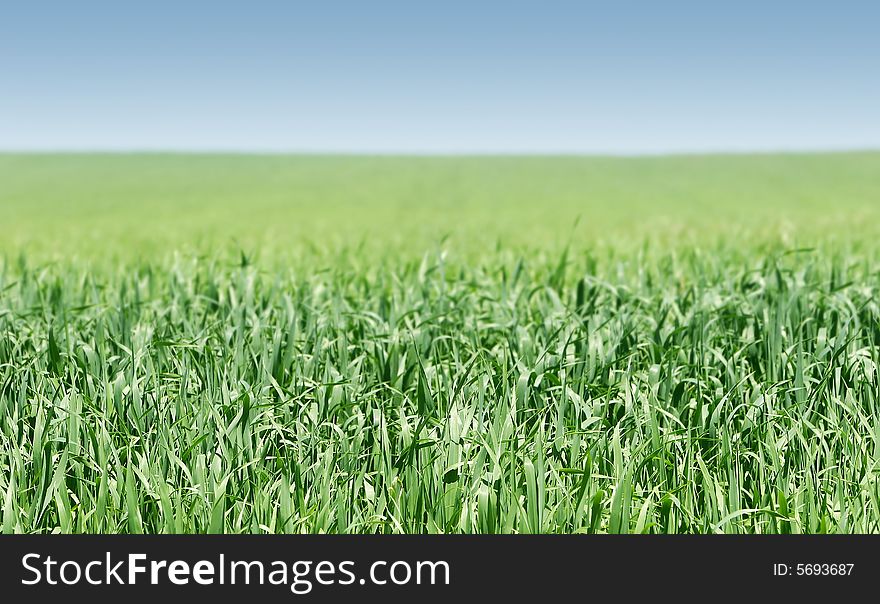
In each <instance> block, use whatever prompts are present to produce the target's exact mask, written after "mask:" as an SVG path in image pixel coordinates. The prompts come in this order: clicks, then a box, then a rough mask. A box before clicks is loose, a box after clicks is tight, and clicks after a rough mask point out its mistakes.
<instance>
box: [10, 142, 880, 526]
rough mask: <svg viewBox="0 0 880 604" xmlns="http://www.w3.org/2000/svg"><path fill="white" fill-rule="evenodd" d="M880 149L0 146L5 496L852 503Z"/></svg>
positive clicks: (599, 505)
mask: <svg viewBox="0 0 880 604" xmlns="http://www.w3.org/2000/svg"><path fill="white" fill-rule="evenodd" d="M878 235H880V153H871V152H865V153H837V154H767V155H705V156H671V157H632V158H610V157H609V158H604V157H366V156H293V155H222V154H213V155H207V154H205V155H185V154H180V155H173V154H0V506H2V507H0V529H2V531H3V532H5V533H17V532H26V533H31V532H37V533H48V532H65V533H87V532H88V533H91V532H108V533H116V532H131V533H141V532H143V533H161V532H173V533H191V532H198V533H202V532H210V533H217V532H248V533H279V532H326V533H534V532H549V533H555V532H563V533H581V532H583V533H594V532H596V533H601V532H608V533H623V532H638V533H679V532H683V533H716V532H718V533H825V532H828V533H850V532H878V531H880V485H878V481H877V476H878V472H880V378H878V363H880V359H878V344H880V305H878V304H880V303H878V293H880V244H878V243H877V242H878Z"/></svg>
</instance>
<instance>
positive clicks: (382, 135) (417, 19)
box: [0, 0, 880, 153]
mask: <svg viewBox="0 0 880 604" xmlns="http://www.w3.org/2000/svg"><path fill="white" fill-rule="evenodd" d="M878 28H880V2H878V1H877V0H862V1H853V0H835V1H833V2H831V1H825V2H812V1H810V0H776V1H773V0H763V1H753V0H736V1H732V0H731V1H713V0H703V1H699V2H696V1H676V0H671V1H667V2H661V1H659V0H653V1H627V0H620V1H612V0H608V1H605V2H593V1H590V0H582V1H580V2H563V1H556V0H535V1H532V2H521V1H517V0H507V1H483V2H480V1H478V0H471V1H467V2H461V1H458V0H444V1H435V2H420V1H416V0H411V1H408V2H396V1H395V2H386V1H382V0H375V1H367V0H360V1H357V2H336V1H332V0H308V1H286V2H282V1H260V0H248V1H244V0H242V1H239V2H234V3H232V2H229V3H227V2H223V1H219V0H214V1H212V2H197V1H185V0H177V1H173V2H170V1H166V0H151V1H144V2H124V1H116V2H96V1H91V0H78V1H64V2H42V1H39V0H34V1H9V2H4V3H2V4H0V148H2V149H7V150H16V149H113V150H116V149H122V150H139V149H146V150H203V149H205V150H250V151H261V150H266V151H322V152H336V151H353V152H443V153H450V152H451V153H455V152H509V153H516V152H531V153H553V152H561V153H646V152H647V153H653V152H668V151H702V150H722V151H723V150H728V151H741V150H752V149H754V150H779V149H847V148H880V29H878Z"/></svg>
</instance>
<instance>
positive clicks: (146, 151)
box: [0, 145, 880, 158]
mask: <svg viewBox="0 0 880 604" xmlns="http://www.w3.org/2000/svg"><path fill="white" fill-rule="evenodd" d="M862 153H880V145H876V146H864V147H862V146H854V147H804V148H793V147H791V148H790V147H779V148H757V147H756V148H742V149H739V148H737V149H725V148H717V149H711V148H707V149H668V150H656V151H654V150H642V151H613V150H605V151H602V150H582V151H576V150H558V151H543V150H526V149H515V150H455V151H441V150H406V149H400V150H369V149H339V150H329V149H314V150H309V149H293V148H291V149H256V148H253V149H249V148H232V147H230V148H199V147H181V148H173V147H169V148H150V147H145V148H138V147H132V148H113V147H93V148H92V147H82V148H65V147H61V148H50V147H46V148H24V149H15V148H0V155H240V156H302V157H305V156H312V157H315V156H325V157H426V158H427V157H584V158H588V157H608V158H640V157H692V156H708V155H714V156H725V155H726V156H737V155H743V156H744V155H831V154H841V155H843V154H862Z"/></svg>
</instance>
